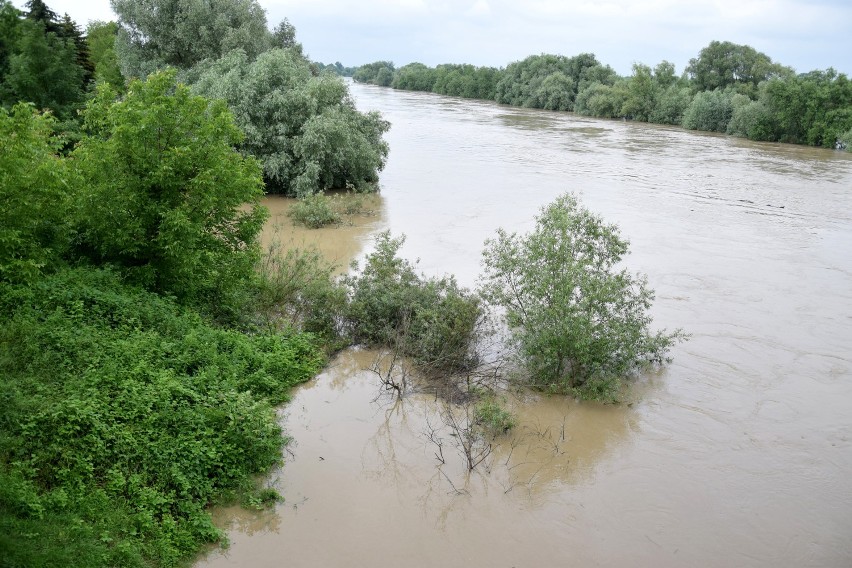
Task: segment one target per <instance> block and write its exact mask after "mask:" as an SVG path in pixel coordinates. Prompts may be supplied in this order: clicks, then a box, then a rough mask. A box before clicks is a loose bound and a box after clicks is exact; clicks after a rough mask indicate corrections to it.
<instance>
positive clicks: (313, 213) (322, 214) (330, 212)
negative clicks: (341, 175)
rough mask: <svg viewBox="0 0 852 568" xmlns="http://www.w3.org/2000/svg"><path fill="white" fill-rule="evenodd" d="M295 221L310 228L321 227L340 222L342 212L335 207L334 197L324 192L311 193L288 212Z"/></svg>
mask: <svg viewBox="0 0 852 568" xmlns="http://www.w3.org/2000/svg"><path fill="white" fill-rule="evenodd" d="M287 214H288V215H289V216H290V218H291V219H293V222H294V223H297V224H299V225H304V226H305V227H308V228H309V229H319V228H320V227H325V226H326V225H336V224H338V223H340V221H341V217H340V213H338V212H337V210H336V209H335V207H334V202H333V201H332V198H330V197H328V196H327V195H323V194H322V193H310V194H308V195H306V196H304V197H302V198H300V199H299V200H298V201H297V202H296V203H294V204H293V206H292V207H290V210H289V211H288V213H287Z"/></svg>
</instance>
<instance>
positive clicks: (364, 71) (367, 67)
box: [352, 61, 395, 87]
mask: <svg viewBox="0 0 852 568" xmlns="http://www.w3.org/2000/svg"><path fill="white" fill-rule="evenodd" d="M394 71H395V68H394V66H393V63H392V62H390V61H374V62H373V63H366V64H364V65H361V66H360V67H358V68H357V69H356V70H355V73H354V74H353V75H352V79H354V80H355V81H357V82H359V83H370V84H372V85H379V86H380V87H390V86H391V83H392V82H393V74H394Z"/></svg>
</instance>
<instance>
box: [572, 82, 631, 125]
mask: <svg viewBox="0 0 852 568" xmlns="http://www.w3.org/2000/svg"><path fill="white" fill-rule="evenodd" d="M626 99H627V88H626V87H625V82H624V81H623V80H622V81H620V82H617V83H616V84H615V85H606V84H603V83H599V82H597V81H595V82H593V83H589V84H588V85H586V87H585V88H583V90H581V91H580V92H579V93H578V94H577V99H576V101H575V103H574V111H575V112H577V113H578V114H585V115H589V116H597V117H601V118H617V117H620V116H623V115H622V114H621V112H622V109H623V108H624V102H625V100H626Z"/></svg>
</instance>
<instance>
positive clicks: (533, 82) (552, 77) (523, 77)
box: [494, 53, 600, 110]
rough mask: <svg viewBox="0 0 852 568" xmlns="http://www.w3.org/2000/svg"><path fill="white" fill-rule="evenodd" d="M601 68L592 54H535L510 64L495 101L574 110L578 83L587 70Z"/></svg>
mask: <svg viewBox="0 0 852 568" xmlns="http://www.w3.org/2000/svg"><path fill="white" fill-rule="evenodd" d="M599 67H600V64H599V63H598V61H597V59H595V56H594V55H593V54H591V53H581V54H580V55H576V56H574V57H565V56H564V55H550V54H542V55H531V56H529V57H527V58H526V59H524V60H523V61H516V62H514V63H511V64H509V66H508V67H507V68H506V70H505V71H504V72H503V74H502V76H501V78H500V80H499V82H498V83H497V85H496V87H495V96H494V98H495V100H496V101H497V102H498V103H501V104H507V105H514V106H522V107H529V108H551V109H554V110H574V99H575V98H576V96H577V89H578V85H579V84H580V82H581V81H583V80H586V79H587V71H588V70H592V69H595V72H597V69H598V68H599Z"/></svg>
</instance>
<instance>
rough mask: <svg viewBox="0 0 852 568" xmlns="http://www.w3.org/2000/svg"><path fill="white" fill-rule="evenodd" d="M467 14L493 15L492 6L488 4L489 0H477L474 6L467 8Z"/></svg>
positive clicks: (478, 15) (474, 15) (476, 15)
mask: <svg viewBox="0 0 852 568" xmlns="http://www.w3.org/2000/svg"><path fill="white" fill-rule="evenodd" d="M465 14H467V15H468V16H473V17H482V16H489V15H491V6H490V5H489V4H488V0H477V2H475V3H474V4H473V6H471V7H470V8H468V9H467V12H465Z"/></svg>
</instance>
